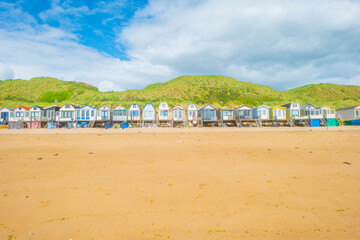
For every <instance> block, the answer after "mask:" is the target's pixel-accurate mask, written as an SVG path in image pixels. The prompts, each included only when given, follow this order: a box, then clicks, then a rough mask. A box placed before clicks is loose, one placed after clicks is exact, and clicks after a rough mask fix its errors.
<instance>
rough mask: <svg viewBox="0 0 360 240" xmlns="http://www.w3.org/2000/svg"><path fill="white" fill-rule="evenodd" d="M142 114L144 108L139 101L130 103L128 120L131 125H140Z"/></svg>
mask: <svg viewBox="0 0 360 240" xmlns="http://www.w3.org/2000/svg"><path fill="white" fill-rule="evenodd" d="M141 114H142V109H141V107H140V105H139V104H137V103H132V104H130V107H129V116H128V121H129V122H131V125H133V124H137V125H139V126H140V122H141Z"/></svg>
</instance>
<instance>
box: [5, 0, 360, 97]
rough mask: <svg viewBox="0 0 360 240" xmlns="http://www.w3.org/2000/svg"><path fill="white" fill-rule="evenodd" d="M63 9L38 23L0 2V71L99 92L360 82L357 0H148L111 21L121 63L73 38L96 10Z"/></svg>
mask: <svg viewBox="0 0 360 240" xmlns="http://www.w3.org/2000/svg"><path fill="white" fill-rule="evenodd" d="M61 6H62V7H59V4H55V3H54V4H53V5H52V8H51V9H48V10H46V11H44V12H42V13H40V14H39V16H40V18H41V19H43V21H44V23H38V21H37V20H35V19H34V17H32V16H30V15H29V14H27V13H26V12H24V11H22V9H20V8H19V7H17V6H16V5H11V4H4V3H3V4H2V5H1V4H0V8H3V9H6V12H7V15H8V16H5V15H3V17H0V46H2V47H0V78H2V79H5V78H25V79H28V78H31V77H34V76H52V77H57V78H60V79H64V80H75V81H85V82H88V83H90V84H92V85H95V86H97V87H99V89H100V90H103V91H107V90H125V89H132V88H142V87H144V86H146V85H148V84H150V83H154V82H160V81H166V80H169V79H171V78H173V77H176V76H179V75H226V76H232V77H235V78H236V79H238V80H240V81H250V82H253V83H258V84H265V85H268V86H271V87H273V88H276V89H279V90H284V89H288V88H292V87H296V86H300V85H304V84H307V83H320V82H332V83H341V84H358V85H359V84H360V45H359V44H358V43H359V42H360V2H357V1H351V0H341V1H338V0H326V1H325V0H322V1H319V0H315V1H314V0H312V1H310V0H302V1H296V0H295V1H285V0H278V1H272V0H258V1H243V0H222V1H217V0H208V1H202V0H199V1H194V0H192V1H190V0H189V1H184V0H173V1H165V0H153V1H150V2H149V4H148V5H147V6H146V7H145V8H143V9H141V10H138V11H137V12H136V13H135V15H134V16H132V18H131V19H129V23H128V24H127V25H126V26H124V27H121V28H116V27H114V31H117V32H116V34H117V39H116V41H114V43H113V44H114V45H117V47H118V48H121V49H125V52H126V54H127V60H120V59H118V58H115V57H113V56H112V55H111V54H105V53H103V52H101V51H99V50H97V49H94V48H91V47H87V46H85V45H83V44H81V43H80V42H81V41H80V40H81V36H79V35H78V34H76V33H74V31H73V29H74V27H73V26H70V25H71V20H72V21H75V20H73V19H78V18H79V16H81V15H82V14H95V13H94V12H96V11H94V10H90V9H89V8H87V7H86V6H76V7H72V6H71V5H66V8H65V7H64V6H63V5H61ZM102 7H103V8H104V6H102ZM65 13H66V15H71V16H72V17H71V18H69V19H70V20H69V19H67V21H64V22H65V23H66V24H63V25H64V27H62V28H60V27H58V28H55V27H51V26H49V25H47V24H46V20H47V19H53V18H54V17H56V16H57V15H58V14H60V15H64V14H65ZM114 17H121V16H119V14H118V13H117V15H116V14H115V15H114ZM10 18H11V19H10ZM24 18H26V19H27V20H26V21H24V20H23V19H24ZM9 19H10V20H9ZM69 21H70V22H69ZM15 24H16V27H15Z"/></svg>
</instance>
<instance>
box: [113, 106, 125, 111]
mask: <svg viewBox="0 0 360 240" xmlns="http://www.w3.org/2000/svg"><path fill="white" fill-rule="evenodd" d="M113 111H127V109H126V108H123V107H122V106H118V107H117V108H115V109H113Z"/></svg>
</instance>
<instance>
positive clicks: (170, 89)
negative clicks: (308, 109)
mask: <svg viewBox="0 0 360 240" xmlns="http://www.w3.org/2000/svg"><path fill="white" fill-rule="evenodd" d="M55 100H57V101H58V105H62V104H64V103H71V104H77V105H85V104H89V105H93V106H95V107H100V106H101V105H103V104H106V105H109V106H110V107H113V108H114V107H117V106H119V105H120V106H123V107H128V106H129V105H130V104H131V103H132V102H137V103H139V104H140V105H141V106H144V105H145V104H146V103H148V102H151V103H153V104H154V105H155V106H157V105H158V104H159V103H160V102H168V103H169V105H170V106H172V107H174V106H175V105H181V106H184V107H185V106H187V104H188V103H196V104H198V105H205V104H207V103H210V104H212V105H214V106H215V107H223V108H226V107H236V106H239V105H242V104H246V105H250V106H258V105H261V104H266V105H269V106H275V105H281V104H286V103H289V102H291V101H296V102H300V103H301V104H306V103H311V104H313V105H316V106H320V105H328V106H330V107H335V108H337V107H344V106H350V105H358V104H360V86H351V85H337V84H328V83H327V84H310V85H305V86H302V87H298V88H294V89H291V90H287V91H277V90H275V89H272V88H270V87H267V86H262V85H258V84H253V83H249V82H240V81H238V80H236V79H234V78H231V77H223V76H181V77H178V78H175V79H172V80H170V81H168V82H165V83H155V84H151V85H149V86H147V87H145V88H144V89H142V90H128V91H124V92H99V91H98V89H97V88H96V87H94V86H91V85H89V84H87V83H82V82H74V81H70V82H69V81H61V80H59V79H55V78H49V77H38V78H32V79H30V80H21V79H15V80H4V81H0V106H9V107H16V106H18V105H25V106H33V105H40V106H48V105H52V104H54V102H55Z"/></svg>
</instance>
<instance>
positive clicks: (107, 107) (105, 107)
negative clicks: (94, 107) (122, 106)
mask: <svg viewBox="0 0 360 240" xmlns="http://www.w3.org/2000/svg"><path fill="white" fill-rule="evenodd" d="M100 109H107V110H112V108H111V107H109V106H106V105H102V106H101V107H99V110H100Z"/></svg>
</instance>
